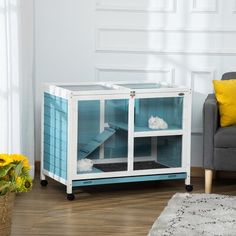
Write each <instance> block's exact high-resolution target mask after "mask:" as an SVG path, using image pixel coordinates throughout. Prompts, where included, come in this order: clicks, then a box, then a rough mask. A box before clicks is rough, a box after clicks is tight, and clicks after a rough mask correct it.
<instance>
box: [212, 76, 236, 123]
mask: <svg viewBox="0 0 236 236" xmlns="http://www.w3.org/2000/svg"><path fill="white" fill-rule="evenodd" d="M213 84H214V89H215V95H216V100H217V102H218V104H219V110H220V125H221V127H225V126H229V125H236V79H235V80H234V79H232V80H213Z"/></svg>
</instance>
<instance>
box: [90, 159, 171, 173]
mask: <svg viewBox="0 0 236 236" xmlns="http://www.w3.org/2000/svg"><path fill="white" fill-rule="evenodd" d="M93 166H94V167H95V168H97V169H99V170H101V171H104V172H113V171H126V170H127V163H126V162H122V163H106V164H95V165H93ZM161 168H168V167H167V166H164V165H161V164H159V163H157V162H155V161H139V162H134V170H148V169H161Z"/></svg>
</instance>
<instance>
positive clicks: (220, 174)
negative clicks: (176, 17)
mask: <svg viewBox="0 0 236 236" xmlns="http://www.w3.org/2000/svg"><path fill="white" fill-rule="evenodd" d="M35 172H36V173H39V172H40V161H35ZM204 176H205V170H204V168H203V167H191V177H197V178H204ZM213 178H227V179H236V172H233V171H217V172H216V174H215V175H214V177H213Z"/></svg>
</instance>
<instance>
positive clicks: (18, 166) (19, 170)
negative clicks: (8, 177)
mask: <svg viewBox="0 0 236 236" xmlns="http://www.w3.org/2000/svg"><path fill="white" fill-rule="evenodd" d="M22 168H23V161H21V162H19V163H18V164H17V165H16V168H15V178H16V177H18V176H19V175H20V174H21V172H22Z"/></svg>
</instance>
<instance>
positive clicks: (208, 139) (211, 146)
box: [203, 72, 236, 193]
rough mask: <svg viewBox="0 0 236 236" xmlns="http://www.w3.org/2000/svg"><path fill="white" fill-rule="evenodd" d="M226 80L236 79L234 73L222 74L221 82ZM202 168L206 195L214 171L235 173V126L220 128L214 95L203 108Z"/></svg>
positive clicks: (208, 97) (209, 188) (208, 191)
mask: <svg viewBox="0 0 236 236" xmlns="http://www.w3.org/2000/svg"><path fill="white" fill-rule="evenodd" d="M226 79H236V72H228V73H225V74H223V76H222V80H226ZM203 167H204V169H205V192H206V193H211V188H212V176H213V171H214V170H216V171H217V170H224V171H236V126H228V127H224V128H222V127H220V119H219V110H218V104H217V101H216V98H215V95H214V94H209V95H208V96H207V98H206V100H205V102H204V106H203Z"/></svg>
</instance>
